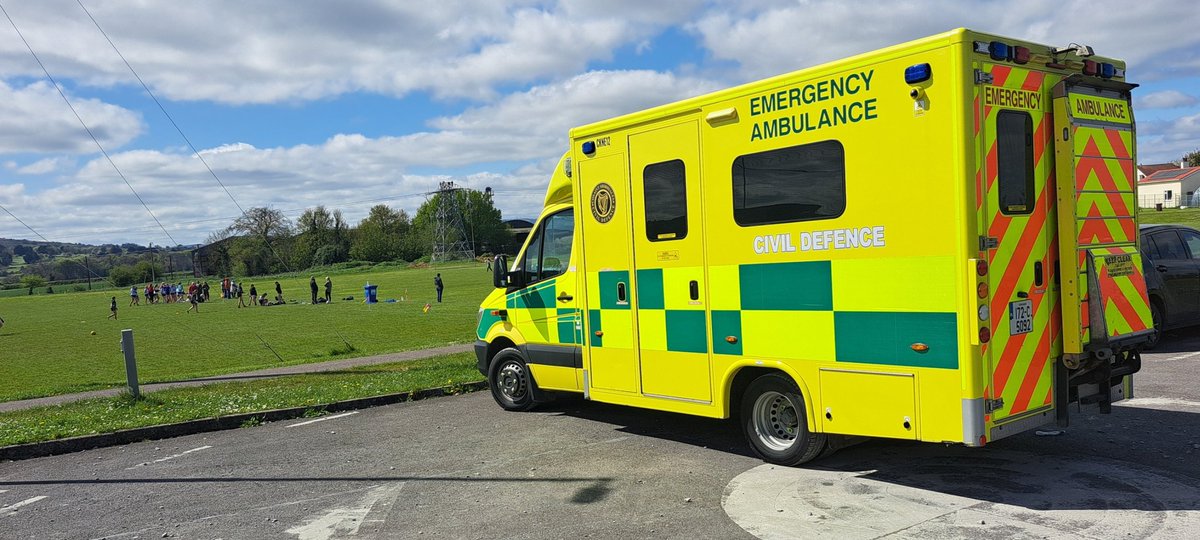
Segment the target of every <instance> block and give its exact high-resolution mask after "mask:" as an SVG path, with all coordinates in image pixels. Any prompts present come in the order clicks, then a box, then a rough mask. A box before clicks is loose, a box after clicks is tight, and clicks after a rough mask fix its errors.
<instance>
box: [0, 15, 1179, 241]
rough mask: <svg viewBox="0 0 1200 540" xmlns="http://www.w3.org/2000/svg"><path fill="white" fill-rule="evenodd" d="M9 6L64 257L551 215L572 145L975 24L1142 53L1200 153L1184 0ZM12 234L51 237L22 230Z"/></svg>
mask: <svg viewBox="0 0 1200 540" xmlns="http://www.w3.org/2000/svg"><path fill="white" fill-rule="evenodd" d="M80 2H82V6H81V4H80ZM0 5H2V6H3V8H4V10H5V11H6V12H7V14H8V15H9V16H10V17H11V19H12V22H13V23H14V24H15V27H16V28H15V29H14V28H13V25H10V24H9V21H8V19H3V18H0V205H3V206H4V207H5V208H7V209H8V210H9V211H10V212H12V213H13V214H14V215H16V216H17V217H18V218H20V219H21V220H22V221H24V222H25V223H26V224H28V225H29V226H31V227H32V228H33V229H35V230H36V231H37V232H39V233H41V235H42V236H44V237H46V238H47V239H49V240H52V241H63V242H81V243H124V242H134V243H138V244H143V245H144V244H154V245H173V244H194V243H202V242H204V241H205V240H206V239H207V238H208V237H209V235H210V234H212V233H213V232H215V231H217V230H219V229H222V228H224V227H226V226H227V225H229V223H230V222H231V221H232V220H233V219H234V218H235V217H237V216H238V215H239V213H240V210H239V206H240V207H241V208H250V207H255V206H269V207H272V208H276V209H279V210H282V211H284V212H285V214H286V215H287V216H288V217H290V218H292V219H294V218H296V217H297V216H299V214H300V213H301V212H302V211H303V210H304V209H305V208H309V207H312V206H315V205H318V204H324V205H325V206H326V207H328V208H330V209H341V210H342V212H343V213H344V215H345V217H346V218H347V219H348V220H349V221H350V222H352V223H357V221H358V220H360V219H361V218H363V217H365V215H366V213H367V210H368V209H369V208H370V206H371V205H373V204H379V203H385V204H389V205H391V206H393V207H394V208H401V209H404V210H406V211H408V212H409V213H410V214H412V213H414V212H415V211H416V209H417V207H419V206H420V204H421V202H423V201H424V200H425V194H426V193H428V192H430V191H432V190H435V189H437V186H438V184H439V182H442V181H453V182H454V183H455V184H456V185H459V186H463V187H469V188H475V189H484V188H485V187H491V188H492V189H493V191H494V192H495V201H496V205H497V207H499V208H500V210H501V211H502V213H503V215H504V217H505V219H512V218H525V219H529V218H534V217H536V216H537V214H538V212H539V210H540V207H541V202H542V197H543V194H544V190H545V186H546V183H547V181H548V179H549V175H550V172H551V171H552V170H553V168H554V167H555V165H556V163H557V161H558V159H559V157H561V155H562V154H563V152H564V151H565V150H566V144H567V132H568V130H569V129H570V128H571V127H574V126H577V125H581V124H585V123H589V122H593V121H597V120H602V119H605V118H609V117H612V116H617V115H620V114H625V113H629V112H634V111H637V110H641V109H645V108H648V107H652V106H655V105H660V104H664V103H669V102H672V101H676V100H680V99H684V98H687V97H691V96H696V95H700V94H704V93H707V92H711V91H714V90H719V89H722V88H726V87H729V86H733V85H737V84H741V83H745V82H750V81H754V80H757V79H760V78H764V77H769V76H772V75H777V74H781V73H786V72H789V71H794V70H797V69H802V68H805V67H809V66H814V65H817V64H820V63H824V62H828V61H832V60H836V59H838V58H843V57H846V56H850V55H853V54H857V53H861V52H866V51H870V50H873V49H877V48H880V47H885V46H888V45H893V44H897V43H901V42H904V41H907V40H910V39H916V38H920V37H924V36H927V35H932V34H936V33H939V32H943V31H946V30H950V29H953V28H957V27H967V28H972V29H975V30H980V31H985V32H991V33H996V34H1000V35H1005V36H1011V37H1014V38H1021V39H1028V40H1031V41H1035V42H1039V43H1045V44H1048V45H1066V44H1068V43H1072V42H1074V43H1083V44H1086V45H1090V46H1092V47H1093V48H1094V49H1095V51H1096V53H1097V54H1100V55H1105V56H1112V57H1117V58H1121V59H1124V60H1126V61H1127V62H1128V64H1129V69H1128V80H1129V81H1131V82H1136V83H1139V84H1140V85H1141V86H1140V87H1139V88H1138V89H1136V90H1135V91H1134V96H1135V98H1134V99H1135V103H1134V110H1135V115H1136V118H1137V130H1138V132H1137V139H1138V146H1137V148H1138V153H1139V156H1138V161H1139V162H1141V163H1159V162H1165V161H1172V160H1178V159H1179V158H1180V157H1181V156H1182V155H1183V154H1184V153H1186V152H1189V151H1192V150H1195V149H1197V148H1200V31H1198V29H1200V11H1197V10H1196V9H1195V6H1194V4H1193V2H1191V1H1184V0H1141V1H1139V2H1136V3H1129V2H1124V1H1112V0H1092V1H1086V2H1085V1H1076V0H1066V1H1060V2H1053V3H1048V2H1035V1H1030V0H1006V1H991V0H988V1H980V0H953V1H952V0H894V1H891V2H885V3H878V2H864V1H854V0H840V1H838V0H801V1H793V2H783V1H767V0H731V1H721V0H713V1H699V0H674V1H671V2H647V1H645V0H605V1H597V0H590V1H574V0H562V1H535V0H511V1H510V0H438V1H426V0H408V1H404V0H400V1H356V2H333V1H329V2H317V1H254V2H246V1H240V0H230V1H223V0H212V1H205V2H144V1H141V0H80V1H79V2H77V1H76V0H0ZM84 8H86V11H85V9H84ZM89 12H90V15H91V17H94V19H95V21H96V23H98V25H99V28H100V29H103V31H104V33H106V34H107V38H108V39H106V37H105V34H102V33H101V30H100V29H98V28H97V24H96V23H93V21H92V19H91V18H89ZM17 30H19V31H20V33H21V34H22V35H23V36H24V39H25V40H27V41H28V44H29V46H30V47H31V48H32V49H33V51H34V52H35V53H36V54H37V56H38V58H39V59H40V60H41V63H42V65H44V66H45V69H46V70H47V71H49V73H50V75H51V76H52V77H54V79H55V80H56V81H57V83H58V88H56V87H55V85H53V84H51V83H50V81H49V80H48V79H47V77H46V75H45V73H44V72H43V71H42V68H41V67H40V66H39V63H38V61H37V60H35V58H34V56H33V55H31V54H30V52H29V49H27V48H26V45H25V43H24V42H23V41H22V39H21V37H19V35H18V33H17ZM109 39H111V41H112V44H115V46H116V48H115V49H114V47H113V45H110V43H109V41H108V40H109ZM117 51H120V55H118V52H117ZM121 55H123V56H124V59H125V61H128V63H129V65H130V66H132V67H133V70H134V71H136V73H137V75H138V76H140V78H141V80H142V81H143V82H144V83H145V84H146V85H147V86H148V87H149V88H150V90H151V92H152V93H153V97H151V95H150V94H148V93H147V92H146V90H145V89H144V88H143V87H142V83H141V82H139V81H138V78H137V77H135V75H134V73H133V72H131V71H130V69H129V67H127V66H126V63H125V61H123V60H122V58H121ZM59 90H61V91H62V93H64V94H65V95H66V96H67V98H68V100H69V101H70V103H71V105H72V106H73V107H74V109H75V112H73V111H72V110H71V108H70V107H68V105H67V103H66V102H65V101H64V100H63V98H62V97H61V96H60V95H59ZM155 99H157V102H158V103H159V104H161V106H162V108H163V109H165V110H166V111H167V113H169V114H170V117H169V118H168V116H166V115H164V114H163V112H162V110H160V108H159V105H158V104H156V102H155ZM76 113H77V114H78V117H79V118H81V119H82V120H83V122H84V123H85V124H86V125H87V126H88V128H89V129H90V130H91V132H92V133H93V134H94V135H95V136H96V140H97V141H99V144H100V147H102V148H103V152H102V151H101V150H100V148H98V147H97V144H96V142H95V141H93V139H92V138H91V137H90V136H89V135H88V133H87V131H85V130H84V128H83V127H82V126H81V124H80V121H79V119H78V118H76ZM176 126H178V130H177V129H176ZM180 132H182V135H181V134H180ZM185 137H186V138H185ZM189 141H190V146H194V147H195V148H196V149H197V150H198V151H199V153H200V156H199V157H198V156H197V155H196V154H195V153H194V152H193V151H192V149H191V147H190V146H189ZM105 153H107V154H108V157H105ZM201 157H202V158H203V159H201ZM109 158H111V163H110V161H109ZM114 163H115V165H116V167H114V166H113V164H114ZM205 164H207V165H208V166H209V167H211V169H212V174H210V173H209V171H208V169H206V168H205ZM118 171H119V172H118ZM214 174H215V176H216V178H214ZM122 175H123V176H124V179H122ZM218 179H219V180H220V183H218ZM126 182H128V184H129V185H126ZM220 184H224V186H225V187H226V188H228V190H229V194H231V195H232V198H231V197H230V195H227V194H226V192H225V190H224V189H222V187H221V185H220ZM129 186H132V187H133V191H136V193H137V195H136V196H135V195H134V192H133V191H131V189H130V187H129ZM138 197H140V198H141V199H142V201H144V202H145V205H146V206H147V207H149V209H150V211H152V212H153V214H154V216H153V217H152V216H151V215H150V213H148V212H147V210H146V208H144V207H143V206H142V204H141V203H140V202H139V200H138ZM235 201H236V202H235ZM155 218H157V220H158V222H160V223H161V224H162V227H160V226H159V225H158V224H156V222H155ZM164 229H165V231H164ZM0 237H6V238H35V236H34V234H33V233H32V232H30V231H29V230H28V229H27V228H25V227H24V226H23V225H21V224H20V223H19V222H17V220H15V219H13V218H12V217H10V216H9V215H8V214H5V213H3V212H0Z"/></svg>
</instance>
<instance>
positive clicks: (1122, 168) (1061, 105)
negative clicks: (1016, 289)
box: [1053, 75, 1154, 360]
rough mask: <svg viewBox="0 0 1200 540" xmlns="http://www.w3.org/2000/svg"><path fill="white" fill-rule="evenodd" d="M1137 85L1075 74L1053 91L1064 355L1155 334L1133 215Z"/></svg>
mask: <svg viewBox="0 0 1200 540" xmlns="http://www.w3.org/2000/svg"><path fill="white" fill-rule="evenodd" d="M1134 86H1135V85H1132V84H1128V83H1124V82H1118V81H1109V80H1103V79H1099V78H1096V77H1084V76H1080V75H1074V76H1071V77H1069V78H1067V79H1064V80H1063V81H1062V82H1060V83H1058V84H1057V85H1056V86H1055V87H1054V91H1053V95H1054V98H1053V99H1054V121H1055V126H1056V128H1055V130H1054V138H1055V143H1054V144H1055V162H1056V176H1057V177H1058V179H1059V180H1058V220H1059V230H1060V231H1061V233H1060V237H1061V240H1060V242H1059V254H1060V256H1061V259H1062V289H1063V310H1062V318H1063V328H1064V336H1063V338H1064V339H1063V347H1064V353H1065V354H1067V355H1085V354H1092V353H1096V354H1100V355H1101V357H1102V358H1103V357H1105V356H1107V355H1108V354H1109V353H1114V352H1119V351H1120V350H1121V349H1124V348H1129V347H1132V346H1136V345H1137V344H1139V343H1141V342H1144V341H1145V340H1146V339H1147V338H1148V337H1149V335H1150V334H1151V333H1152V332H1153V331H1154V330H1153V328H1154V325H1153V322H1152V320H1151V316H1150V302H1149V297H1148V296H1147V294H1146V280H1145V276H1144V275H1143V274H1142V256H1141V252H1140V251H1139V250H1138V241H1139V239H1138V228H1137V220H1136V218H1135V214H1134V212H1136V209H1137V205H1136V199H1135V196H1136V177H1135V175H1134V165H1135V158H1134V156H1135V152H1134V140H1135V139H1134V121H1133V113H1132V109H1131V108H1130V90H1132V89H1133V88H1134ZM1068 360H1071V358H1068Z"/></svg>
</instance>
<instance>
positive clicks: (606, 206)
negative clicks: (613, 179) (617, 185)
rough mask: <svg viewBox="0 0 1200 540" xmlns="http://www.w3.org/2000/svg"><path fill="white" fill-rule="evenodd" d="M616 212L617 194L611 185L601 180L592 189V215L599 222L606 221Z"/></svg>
mask: <svg viewBox="0 0 1200 540" xmlns="http://www.w3.org/2000/svg"><path fill="white" fill-rule="evenodd" d="M615 213H617V195H616V193H614V192H613V188H612V186H610V185H608V184H606V183H604V182H601V183H599V184H596V187H595V189H593V190H592V217H594V218H596V221H599V222H600V223H608V220H610V219H612V217H613V214H615Z"/></svg>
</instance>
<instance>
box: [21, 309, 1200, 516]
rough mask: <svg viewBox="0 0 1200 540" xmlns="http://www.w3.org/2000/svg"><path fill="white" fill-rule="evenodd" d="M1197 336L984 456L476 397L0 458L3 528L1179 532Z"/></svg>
mask: <svg viewBox="0 0 1200 540" xmlns="http://www.w3.org/2000/svg"><path fill="white" fill-rule="evenodd" d="M1195 351H1200V332H1195V331H1193V332H1187V333H1182V334H1177V335H1175V336H1172V337H1171V338H1170V339H1168V340H1166V341H1164V343H1163V344H1162V346H1161V347H1160V348H1159V349H1157V350H1156V351H1154V352H1153V353H1150V354H1146V355H1145V356H1144V365H1143V369H1142V373H1140V374H1138V375H1137V376H1136V377H1135V393H1136V397H1135V398H1134V399H1132V400H1129V401H1128V402H1125V403H1122V404H1120V405H1118V406H1116V407H1114V410H1113V414H1111V415H1100V414H1098V413H1097V411H1096V410H1095V409H1094V408H1091V409H1084V410H1083V411H1082V412H1073V417H1072V425H1071V427H1069V428H1068V429H1066V430H1065V432H1063V433H1060V434H1054V432H1053V431H1044V432H1043V434H1042V435H1038V434H1035V433H1033V432H1030V433H1025V434H1021V435H1018V436H1014V437H1011V438H1009V439H1005V440H1001V441H997V442H995V443H992V444H989V445H988V446H987V447H985V448H982V449H968V448H962V447H954V446H941V445H935V444H921V443H910V442H900V441H888V440H873V441H869V442H866V443H863V444H860V445H857V446H854V447H851V448H848V449H844V450H842V451H840V452H838V453H837V454H834V455H833V456H832V457H829V458H826V459H824V460H821V461H818V462H814V463H812V464H811V466H809V467H806V468H797V469H786V468H780V467H773V466H770V465H765V464H763V463H762V462H761V461H760V460H758V459H756V458H754V457H753V456H751V455H750V454H749V450H748V449H747V447H746V445H745V443H744V441H743V440H742V438H741V435H740V433H738V432H737V429H736V425H735V424H734V423H731V422H726V421H715V420H707V419H701V418H693V417H687V416H680V415H674V414H667V413H660V412H653V411H642V410H636V409H630V408H624V407H616V406H609V405H604V404H597V403H591V402H586V401H582V400H564V401H560V402H558V403H555V404H553V405H552V406H549V407H546V408H544V409H542V410H540V411H538V412H534V413H524V414H522V413H506V412H503V411H501V410H500V409H499V408H498V407H497V406H496V405H495V404H494V403H493V402H492V401H491V397H490V396H489V395H488V394H487V393H486V392H480V393H475V394H469V395H464V396H456V397H448V398H438V399H431V400H427V401H420V402H413V403H405V404H400V405H393V406H387V407H378V408H374V409H368V410H362V411H355V412H352V413H342V414H338V415H331V416H327V417H323V418H319V419H301V420H294V421H289V422H279V423H274V424H268V425H263V426H256V427H250V428H243V429H237V430H232V431H226V432H218V433H209V434H203V435H194V436H188V437H180V438H176V439H170V440H163V441H150V442H144V443H138V444H133V445H128V446H123V447H113V448H105V449H99V450H93V451H88V452H80V453H76V454H70V455H64V456H56V457H49V458H41V459H34V460H27V461H21V462H10V463H2V464H0V537H3V538H39V539H40V538H143V539H144V538H163V537H168V538H170V537H179V538H224V539H234V538H300V539H305V540H311V539H328V538H368V539H369V538H397V537H404V538H422V537H428V538H501V537H504V538H564V537H574V538H618V537H622V538H753V537H755V536H757V537H761V538H791V537H801V538H807V537H814V536H824V537H836V538H838V539H839V540H844V539H849V538H877V537H885V536H886V537H888V538H958V537H964V536H971V537H981V538H1012V537H1030V538H1043V537H1049V538H1064V537H1065V538H1072V537H1074V538H1117V537H1120V538H1188V537H1194V534H1193V533H1194V531H1195V530H1196V529H1197V528H1198V527H1200V398H1198V397H1197V396H1196V394H1195V391H1194V388H1195V387H1196V383H1197V382H1198V381H1200V352H1195Z"/></svg>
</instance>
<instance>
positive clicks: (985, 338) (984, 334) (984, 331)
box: [979, 326, 992, 343]
mask: <svg viewBox="0 0 1200 540" xmlns="http://www.w3.org/2000/svg"><path fill="white" fill-rule="evenodd" d="M991 340H992V331H991V330H990V329H988V327H986V326H984V327H982V328H980V329H979V342H980V343H987V342H989V341H991Z"/></svg>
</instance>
